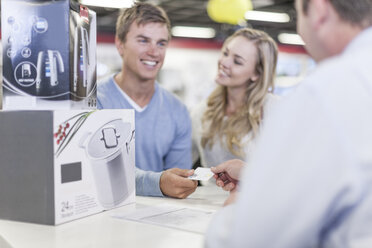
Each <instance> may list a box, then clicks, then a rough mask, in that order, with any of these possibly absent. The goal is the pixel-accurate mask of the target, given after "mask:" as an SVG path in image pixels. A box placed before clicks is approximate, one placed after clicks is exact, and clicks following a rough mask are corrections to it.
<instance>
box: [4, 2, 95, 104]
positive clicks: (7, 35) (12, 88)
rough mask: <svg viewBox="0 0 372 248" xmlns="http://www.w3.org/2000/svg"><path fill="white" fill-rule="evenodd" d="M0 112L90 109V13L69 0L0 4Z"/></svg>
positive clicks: (92, 35) (92, 75) (92, 72)
mask: <svg viewBox="0 0 372 248" xmlns="http://www.w3.org/2000/svg"><path fill="white" fill-rule="evenodd" d="M1 8H2V11H1V13H2V15H1V34H2V40H3V42H2V44H3V109H6V110H10V109H49V110H54V109H95V107H96V40H97V38H96V37H97V30H96V29H97V28H96V26H97V24H96V14H95V12H93V11H91V10H89V9H87V8H86V7H83V6H81V5H79V4H77V3H76V2H73V1H70V0H54V1H51V0H50V1H41V0H1Z"/></svg>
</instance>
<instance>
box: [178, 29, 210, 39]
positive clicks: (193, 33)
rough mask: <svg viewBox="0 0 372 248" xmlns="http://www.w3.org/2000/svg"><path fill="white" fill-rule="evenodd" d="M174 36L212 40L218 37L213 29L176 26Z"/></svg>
mask: <svg viewBox="0 0 372 248" xmlns="http://www.w3.org/2000/svg"><path fill="white" fill-rule="evenodd" d="M172 35H173V36H176V37H189V38H203V39H210V38H213V37H215V36H216V31H215V30H214V29H213V28H203V27H186V26H175V27H173V28H172Z"/></svg>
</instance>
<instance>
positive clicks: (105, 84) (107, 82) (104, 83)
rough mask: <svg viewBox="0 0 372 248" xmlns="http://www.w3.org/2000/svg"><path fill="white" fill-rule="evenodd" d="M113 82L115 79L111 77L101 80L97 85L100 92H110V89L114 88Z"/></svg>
mask: <svg viewBox="0 0 372 248" xmlns="http://www.w3.org/2000/svg"><path fill="white" fill-rule="evenodd" d="M112 81H113V77H112V76H111V77H109V78H106V79H104V80H101V81H99V82H98V83H97V89H98V92H103V91H107V90H109V89H110V88H112V85H113V84H112Z"/></svg>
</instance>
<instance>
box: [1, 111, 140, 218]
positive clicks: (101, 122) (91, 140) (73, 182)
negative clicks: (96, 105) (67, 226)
mask: <svg viewBox="0 0 372 248" xmlns="http://www.w3.org/2000/svg"><path fill="white" fill-rule="evenodd" d="M134 127H135V123H134V111H133V110H122V109H120V110H119V109H117V110H95V111H84V110H57V111H47V110H36V111H0V137H1V138H0V158H1V163H0V199H1V201H0V218H1V219H8V220H16V221H25V222H33V223H40V224H49V225H56V224H61V223H64V222H67V221H71V220H74V219H77V218H81V217H84V216H87V215H91V214H94V213H98V212H101V211H104V210H107V209H111V208H114V207H118V206H122V205H125V204H129V203H134V202H135V171H134V170H135V166H134V158H135V155H134V154H135V128H134Z"/></svg>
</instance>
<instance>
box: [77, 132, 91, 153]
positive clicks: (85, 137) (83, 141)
mask: <svg viewBox="0 0 372 248" xmlns="http://www.w3.org/2000/svg"><path fill="white" fill-rule="evenodd" d="M91 134H92V133H91V132H85V133H84V134H83V136H81V138H80V141H79V147H80V148H83V149H84V148H85V147H86V145H87V144H86V143H87V141H88V137H89V136H90V135H91Z"/></svg>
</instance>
